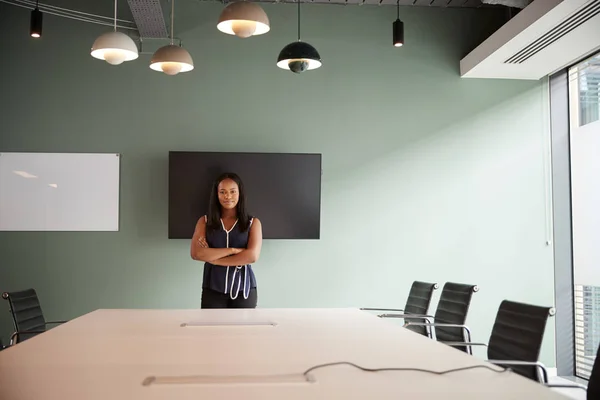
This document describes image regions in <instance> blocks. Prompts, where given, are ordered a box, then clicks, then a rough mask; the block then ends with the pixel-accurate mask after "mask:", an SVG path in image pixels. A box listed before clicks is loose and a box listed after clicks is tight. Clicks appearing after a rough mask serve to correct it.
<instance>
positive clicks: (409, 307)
mask: <svg viewBox="0 0 600 400" xmlns="http://www.w3.org/2000/svg"><path fill="white" fill-rule="evenodd" d="M437 288H438V284H437V283H429V282H420V281H414V282H413V284H412V286H411V287H410V292H409V293H408V298H407V299H406V305H405V306H404V313H405V314H420V315H427V313H428V312H429V305H430V304H431V298H432V297H433V291H434V290H435V289H437ZM404 321H405V322H423V320H422V319H412V318H405V319H404ZM406 328H407V329H410V330H411V331H413V332H417V333H420V334H421V335H427V330H426V329H425V327H424V326H418V325H407V326H406Z"/></svg>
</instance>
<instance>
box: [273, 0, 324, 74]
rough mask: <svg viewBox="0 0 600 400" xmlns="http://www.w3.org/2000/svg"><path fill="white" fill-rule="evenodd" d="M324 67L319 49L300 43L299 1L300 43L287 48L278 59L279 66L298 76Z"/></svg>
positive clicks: (297, 42)
mask: <svg viewBox="0 0 600 400" xmlns="http://www.w3.org/2000/svg"><path fill="white" fill-rule="evenodd" d="M321 65H322V63H321V56H320V55H319V52H318V51H317V49H315V48H314V47H312V46H311V45H310V44H308V43H306V42H302V41H300V0H298V41H296V42H292V43H290V44H288V45H287V46H285V47H284V48H283V49H282V50H281V52H280V53H279V57H277V66H278V67H279V68H282V69H288V70H290V71H292V72H294V73H296V74H299V73H301V72H304V71H306V70H311V69H317V68H319V67H320V66H321Z"/></svg>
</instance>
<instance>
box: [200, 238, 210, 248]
mask: <svg viewBox="0 0 600 400" xmlns="http://www.w3.org/2000/svg"><path fill="white" fill-rule="evenodd" d="M198 244H199V245H200V247H208V243H207V242H206V238H205V237H201V238H199V239H198Z"/></svg>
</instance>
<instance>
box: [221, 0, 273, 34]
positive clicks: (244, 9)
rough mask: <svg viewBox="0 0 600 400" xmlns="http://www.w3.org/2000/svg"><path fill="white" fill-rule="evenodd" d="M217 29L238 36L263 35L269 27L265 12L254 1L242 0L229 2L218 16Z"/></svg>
mask: <svg viewBox="0 0 600 400" xmlns="http://www.w3.org/2000/svg"><path fill="white" fill-rule="evenodd" d="M217 29H218V30H220V31H221V32H223V33H226V34H228V35H235V36H237V37H239V38H242V39H244V38H247V37H250V36H257V35H263V34H265V33H267V32H269V30H270V29H271V27H270V25H269V17H268V16H267V13H265V11H264V10H263V9H262V7H261V6H259V5H258V4H256V3H251V2H249V1H246V0H243V1H238V2H235V3H230V4H228V5H227V7H225V8H224V9H223V11H222V12H221V15H220V16H219V22H218V23H217Z"/></svg>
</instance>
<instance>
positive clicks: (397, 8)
mask: <svg viewBox="0 0 600 400" xmlns="http://www.w3.org/2000/svg"><path fill="white" fill-rule="evenodd" d="M396 10H397V12H398V15H397V16H396V19H400V0H398V1H397V2H396Z"/></svg>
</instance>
